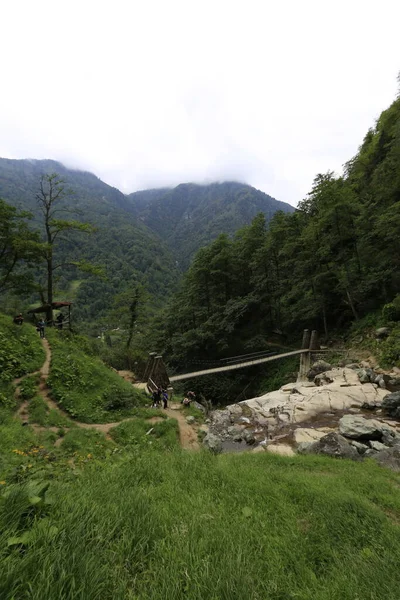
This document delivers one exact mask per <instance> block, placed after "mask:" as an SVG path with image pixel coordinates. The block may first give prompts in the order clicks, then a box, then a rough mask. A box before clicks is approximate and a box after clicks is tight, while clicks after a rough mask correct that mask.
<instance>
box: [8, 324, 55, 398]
mask: <svg viewBox="0 0 400 600" xmlns="http://www.w3.org/2000/svg"><path fill="white" fill-rule="evenodd" d="M44 358H45V354H44V351H43V348H42V345H41V343H40V340H39V337H38V335H37V333H36V331H35V329H34V327H32V326H31V325H29V324H27V323H24V324H23V325H22V326H19V325H14V323H13V322H12V319H11V318H10V317H7V316H5V315H1V314H0V407H7V408H10V409H12V408H15V406H16V403H15V400H14V392H15V388H14V387H13V386H12V383H11V382H12V381H13V380H14V379H15V378H17V377H22V376H23V375H26V374H27V373H32V372H34V371H37V370H38V369H40V367H41V366H42V364H43V361H44Z"/></svg>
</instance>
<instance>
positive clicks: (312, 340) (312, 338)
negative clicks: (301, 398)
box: [297, 329, 319, 381]
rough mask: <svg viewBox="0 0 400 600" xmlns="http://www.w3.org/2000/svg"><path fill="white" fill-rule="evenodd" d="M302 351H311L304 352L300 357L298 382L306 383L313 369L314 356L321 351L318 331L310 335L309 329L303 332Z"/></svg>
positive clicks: (313, 331) (314, 330)
mask: <svg viewBox="0 0 400 600" xmlns="http://www.w3.org/2000/svg"><path fill="white" fill-rule="evenodd" d="M301 347H302V349H306V348H308V349H309V352H304V354H301V355H300V368H299V372H298V374H297V381H304V380H305V379H306V378H307V373H308V371H309V370H310V368H311V360H312V354H313V353H315V352H316V351H317V350H318V349H319V342H318V331H317V330H316V329H313V330H312V331H311V333H310V330H309V329H305V330H304V331H303V340H302V344H301Z"/></svg>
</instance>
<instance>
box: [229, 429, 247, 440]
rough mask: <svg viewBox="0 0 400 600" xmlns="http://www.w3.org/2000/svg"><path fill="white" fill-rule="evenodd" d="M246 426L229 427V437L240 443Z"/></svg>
mask: <svg viewBox="0 0 400 600" xmlns="http://www.w3.org/2000/svg"><path fill="white" fill-rule="evenodd" d="M243 430H244V425H232V426H231V427H228V430H227V431H228V435H229V436H230V437H231V438H232V439H233V441H234V442H240V441H241V440H242V439H243Z"/></svg>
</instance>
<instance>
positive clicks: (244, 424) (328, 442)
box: [204, 361, 400, 466]
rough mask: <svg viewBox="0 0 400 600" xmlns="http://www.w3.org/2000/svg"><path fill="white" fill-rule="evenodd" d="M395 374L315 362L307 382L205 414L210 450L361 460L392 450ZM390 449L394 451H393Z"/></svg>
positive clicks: (397, 415)
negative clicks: (311, 454) (310, 453)
mask: <svg viewBox="0 0 400 600" xmlns="http://www.w3.org/2000/svg"><path fill="white" fill-rule="evenodd" d="M398 390H400V370H399V369H395V370H393V371H392V372H390V373H383V372H381V371H380V370H379V369H376V370H374V369H373V368H372V367H371V365H370V364H369V363H365V362H364V363H362V364H359V363H355V364H354V363H353V364H350V365H346V366H344V367H343V366H341V367H332V366H331V365H330V364H328V363H325V362H324V361H317V363H315V364H314V365H313V366H312V368H311V370H310V372H309V374H308V380H307V381H298V382H296V383H291V384H288V385H284V386H282V387H281V388H280V389H279V390H276V391H274V392H269V393H268V394H265V395H263V396H259V397H257V398H252V399H249V400H245V401H243V402H239V403H238V404H231V405H229V406H227V407H226V408H225V409H223V410H217V411H214V412H212V413H211V415H210V419H209V423H208V430H207V435H206V436H205V438H204V445H205V446H207V447H208V448H209V449H210V450H212V451H213V452H221V451H235V450H237V451H243V450H248V451H252V452H264V451H267V452H275V453H279V454H285V455H294V454H295V453H296V452H300V453H306V452H316V453H323V454H331V455H333V456H345V457H350V458H355V459H360V458H361V457H362V456H378V455H379V454H381V453H382V452H383V453H385V452H386V454H388V453H389V455H390V456H392V455H393V453H396V452H397V450H398V452H399V466H400V391H398ZM395 448H396V452H395Z"/></svg>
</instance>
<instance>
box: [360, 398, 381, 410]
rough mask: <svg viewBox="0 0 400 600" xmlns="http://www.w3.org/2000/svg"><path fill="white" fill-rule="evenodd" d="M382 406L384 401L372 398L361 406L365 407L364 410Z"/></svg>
mask: <svg viewBox="0 0 400 600" xmlns="http://www.w3.org/2000/svg"><path fill="white" fill-rule="evenodd" d="M381 406H382V402H380V401H379V400H371V401H370V402H364V404H363V405H362V407H361V408H363V409H364V410H376V409H378V408H381Z"/></svg>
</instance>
